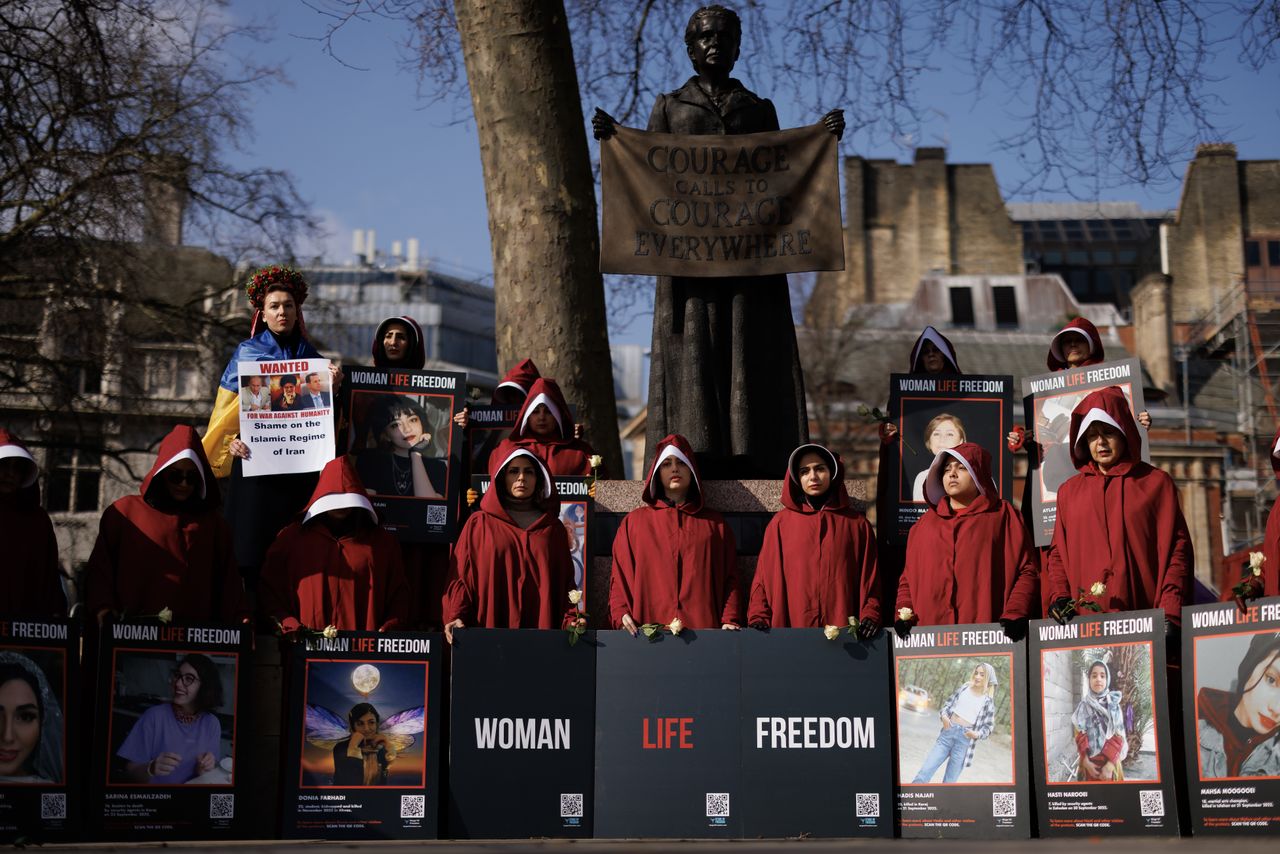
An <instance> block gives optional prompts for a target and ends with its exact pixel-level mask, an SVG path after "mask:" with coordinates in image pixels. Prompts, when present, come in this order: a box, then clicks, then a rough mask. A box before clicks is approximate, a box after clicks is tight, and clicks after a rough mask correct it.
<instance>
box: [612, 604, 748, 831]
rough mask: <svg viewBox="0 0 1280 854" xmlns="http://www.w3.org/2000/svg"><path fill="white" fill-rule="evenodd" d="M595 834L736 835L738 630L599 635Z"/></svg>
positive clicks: (738, 808)
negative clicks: (675, 633)
mask: <svg viewBox="0 0 1280 854" xmlns="http://www.w3.org/2000/svg"><path fill="white" fill-rule="evenodd" d="M596 637H597V639H598V648H597V650H596V663H597V674H596V810H595V833H596V836H597V837H658V838H682V839H692V838H713V839H737V838H741V837H742V827H743V807H742V805H741V802H740V798H741V794H742V784H741V765H740V760H739V754H740V751H739V738H740V735H739V733H740V716H739V684H740V678H741V669H740V665H739V660H740V654H741V645H740V643H739V637H738V633H737V632H726V631H720V630H713V629H702V630H698V631H694V630H693V629H684V630H683V631H682V632H681V633H680V634H679V635H678V636H673V635H671V634H670V633H669V632H665V631H664V632H662V633H661V634H659V635H657V636H656V637H657V640H649V639H647V638H646V637H645V636H644V635H643V634H641V635H639V636H638V637H634V638H633V637H631V636H630V635H629V634H627V633H626V632H623V631H612V632H598V633H597V635H596Z"/></svg>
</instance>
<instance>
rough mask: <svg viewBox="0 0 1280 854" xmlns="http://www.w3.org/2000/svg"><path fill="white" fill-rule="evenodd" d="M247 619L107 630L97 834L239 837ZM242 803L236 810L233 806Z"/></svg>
mask: <svg viewBox="0 0 1280 854" xmlns="http://www.w3.org/2000/svg"><path fill="white" fill-rule="evenodd" d="M250 645H251V635H250V629H249V627H248V626H232V625H213V624H209V625H191V626H175V625H169V624H164V623H158V622H120V623H111V624H109V625H107V626H105V627H103V629H102V632H101V636H100V641H99V660H98V696H97V703H96V710H97V715H98V720H97V721H96V724H97V726H96V729H95V737H94V742H93V748H92V751H91V754H92V762H91V767H92V775H93V776H92V784H93V785H92V792H93V795H92V799H91V801H90V808H89V820H88V825H89V826H90V828H91V829H92V831H93V832H94V833H96V834H97V835H98V837H99V838H102V839H112V840H122V839H127V840H130V841H141V840H148V839H153V840H154V839H159V840H173V839H236V838H244V837H246V836H250V835H254V836H257V835H261V833H263V832H264V830H265V829H262V828H251V827H249V826H247V819H246V816H247V815H248V814H249V810H248V809H247V808H246V806H245V799H246V798H248V797H251V793H252V792H253V791H254V789H253V785H252V781H250V780H249V779H248V775H246V774H243V773H237V769H238V768H239V766H240V764H241V763H240V756H241V755H242V754H243V753H244V751H245V750H251V749H253V745H252V744H248V743H245V739H246V738H248V739H249V740H250V741H251V740H252V731H253V728H252V726H251V725H249V726H241V721H240V713H241V711H242V710H243V709H245V708H246V704H245V699H244V692H245V687H246V686H247V685H248V674H249V661H248V654H249V650H250ZM237 807H239V808H237Z"/></svg>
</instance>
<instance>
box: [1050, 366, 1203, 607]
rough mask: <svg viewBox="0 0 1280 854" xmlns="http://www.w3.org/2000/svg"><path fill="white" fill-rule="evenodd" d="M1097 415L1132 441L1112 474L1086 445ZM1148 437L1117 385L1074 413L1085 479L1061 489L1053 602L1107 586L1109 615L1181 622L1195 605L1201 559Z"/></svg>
mask: <svg viewBox="0 0 1280 854" xmlns="http://www.w3.org/2000/svg"><path fill="white" fill-rule="evenodd" d="M1094 410H1098V411H1099V412H1100V413H1105V416H1106V417H1107V418H1110V419H1111V420H1112V421H1114V422H1115V423H1116V424H1118V425H1120V428H1121V430H1122V432H1123V433H1124V436H1125V443H1126V454H1127V458H1126V459H1125V460H1124V461H1122V462H1120V463H1117V464H1116V465H1114V466H1112V468H1111V470H1110V471H1108V472H1107V473H1106V474H1105V475H1104V474H1102V473H1101V472H1100V471H1098V468H1097V466H1096V464H1095V463H1094V462H1093V461H1092V459H1091V458H1090V456H1089V450H1088V448H1087V447H1085V445H1084V443H1083V442H1080V441H1079V440H1080V438H1081V435H1082V434H1083V432H1084V429H1085V427H1083V426H1082V425H1085V422H1086V421H1087V420H1088V418H1090V417H1093V416H1092V413H1093V411H1094ZM1141 450H1142V438H1141V435H1140V434H1139V433H1138V425H1137V423H1136V422H1135V421H1134V420H1133V414H1132V413H1131V412H1130V410H1129V404H1128V402H1127V401H1126V400H1125V397H1124V394H1123V393H1122V392H1121V391H1120V390H1119V389H1118V388H1116V387H1114V386H1112V387H1109V388H1104V389H1099V390H1098V391H1095V392H1092V393H1091V394H1089V395H1088V396H1086V397H1085V398H1084V399H1083V400H1081V401H1080V403H1079V404H1078V405H1077V406H1076V408H1075V410H1074V411H1073V412H1072V414H1071V455H1072V460H1073V461H1074V462H1075V464H1076V470H1077V471H1078V472H1079V474H1077V475H1075V476H1073V477H1071V478H1070V479H1069V480H1067V482H1066V483H1064V484H1063V485H1062V487H1061V488H1060V489H1059V490H1058V520H1057V523H1056V524H1055V526H1054V531H1053V542H1052V543H1051V544H1050V546H1049V554H1048V559H1047V562H1046V566H1045V582H1044V583H1045V585H1046V586H1047V587H1048V596H1047V597H1046V598H1047V600H1048V601H1049V602H1054V601H1056V600H1058V599H1060V598H1063V597H1067V598H1071V599H1075V598H1076V597H1078V596H1079V595H1080V593H1081V591H1082V590H1083V591H1084V592H1085V593H1088V591H1089V588H1090V587H1092V585H1093V584H1094V582H1097V581H1101V582H1102V583H1103V584H1105V585H1106V592H1105V593H1104V594H1103V595H1102V596H1101V597H1098V604H1099V605H1101V606H1102V610H1104V611H1136V610H1141V609H1144V608H1163V609H1164V612H1165V615H1166V616H1167V617H1168V618H1169V619H1170V620H1171V621H1172V622H1173V623H1174V624H1180V623H1181V619H1182V606H1183V605H1186V604H1189V603H1190V602H1191V580H1192V572H1193V567H1194V557H1193V555H1192V550H1191V535H1190V533H1189V532H1188V531H1187V523H1186V521H1185V520H1184V519H1183V518H1182V509H1181V507H1180V506H1179V505H1178V490H1177V487H1176V486H1174V483H1173V478H1171V477H1169V475H1167V474H1165V473H1164V472H1162V471H1161V470H1160V469H1157V468H1154V467H1153V466H1151V465H1149V464H1147V463H1144V462H1143V461H1142V458H1141V456H1140V454H1141Z"/></svg>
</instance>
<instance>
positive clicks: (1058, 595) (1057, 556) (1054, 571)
mask: <svg viewBox="0 0 1280 854" xmlns="http://www.w3.org/2000/svg"><path fill="white" fill-rule="evenodd" d="M1066 528H1067V520H1066V519H1065V518H1063V513H1062V492H1061V491H1059V492H1058V518H1057V521H1056V522H1054V525H1053V540H1052V542H1050V543H1049V550H1048V551H1047V552H1046V553H1045V565H1044V585H1045V588H1046V589H1047V590H1048V594H1049V595H1048V596H1047V597H1045V601H1046V602H1048V603H1049V604H1053V603H1054V602H1056V601H1057V600H1059V599H1062V598H1064V597H1066V598H1068V599H1069V598H1071V579H1070V578H1069V577H1068V576H1067V564H1066V555H1065V554H1064V552H1065V551H1066V545H1067V537H1066Z"/></svg>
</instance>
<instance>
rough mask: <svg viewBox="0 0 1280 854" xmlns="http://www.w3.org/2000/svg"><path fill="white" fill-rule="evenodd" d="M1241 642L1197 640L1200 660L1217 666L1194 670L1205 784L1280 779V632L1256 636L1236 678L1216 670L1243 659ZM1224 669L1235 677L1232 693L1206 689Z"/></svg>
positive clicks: (1233, 640) (1221, 669)
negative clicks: (1222, 780) (1233, 779)
mask: <svg viewBox="0 0 1280 854" xmlns="http://www.w3.org/2000/svg"><path fill="white" fill-rule="evenodd" d="M1243 640H1244V639H1243V638H1241V637H1239V636H1235V637H1223V638H1197V639H1196V659H1197V661H1198V662H1213V663H1214V665H1213V666H1212V667H1208V668H1206V670H1207V671H1208V672H1206V673H1201V672H1200V668H1199V667H1197V672H1196V685H1197V688H1198V689H1199V690H1198V691H1197V693H1196V718H1197V721H1196V725H1197V738H1198V742H1199V750H1200V779H1202V780H1206V779H1211V778H1219V777H1276V776H1280V633H1278V632H1274V631H1272V632H1262V633H1260V634H1256V635H1254V636H1253V637H1252V639H1251V640H1249V645H1248V648H1247V649H1246V650H1245V652H1244V656H1243V657H1242V658H1241V659H1240V664H1239V666H1238V667H1237V668H1236V671H1235V673H1234V674H1231V673H1230V670H1229V669H1227V668H1220V667H1218V664H1219V663H1223V664H1225V663H1226V662H1229V661H1231V660H1232V659H1233V658H1235V656H1236V655H1239V644H1240V643H1241V641H1243ZM1231 646H1235V647H1236V648H1235V649H1231V648H1230V647H1231ZM1232 653H1234V654H1232ZM1223 671H1226V674H1225V675H1234V677H1235V678H1234V681H1233V682H1232V683H1231V686H1230V688H1229V689H1227V690H1223V689H1219V688H1212V687H1207V686H1204V683H1205V682H1206V681H1208V680H1210V679H1212V678H1213V677H1214V676H1216V675H1218V674H1221V673H1223Z"/></svg>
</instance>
